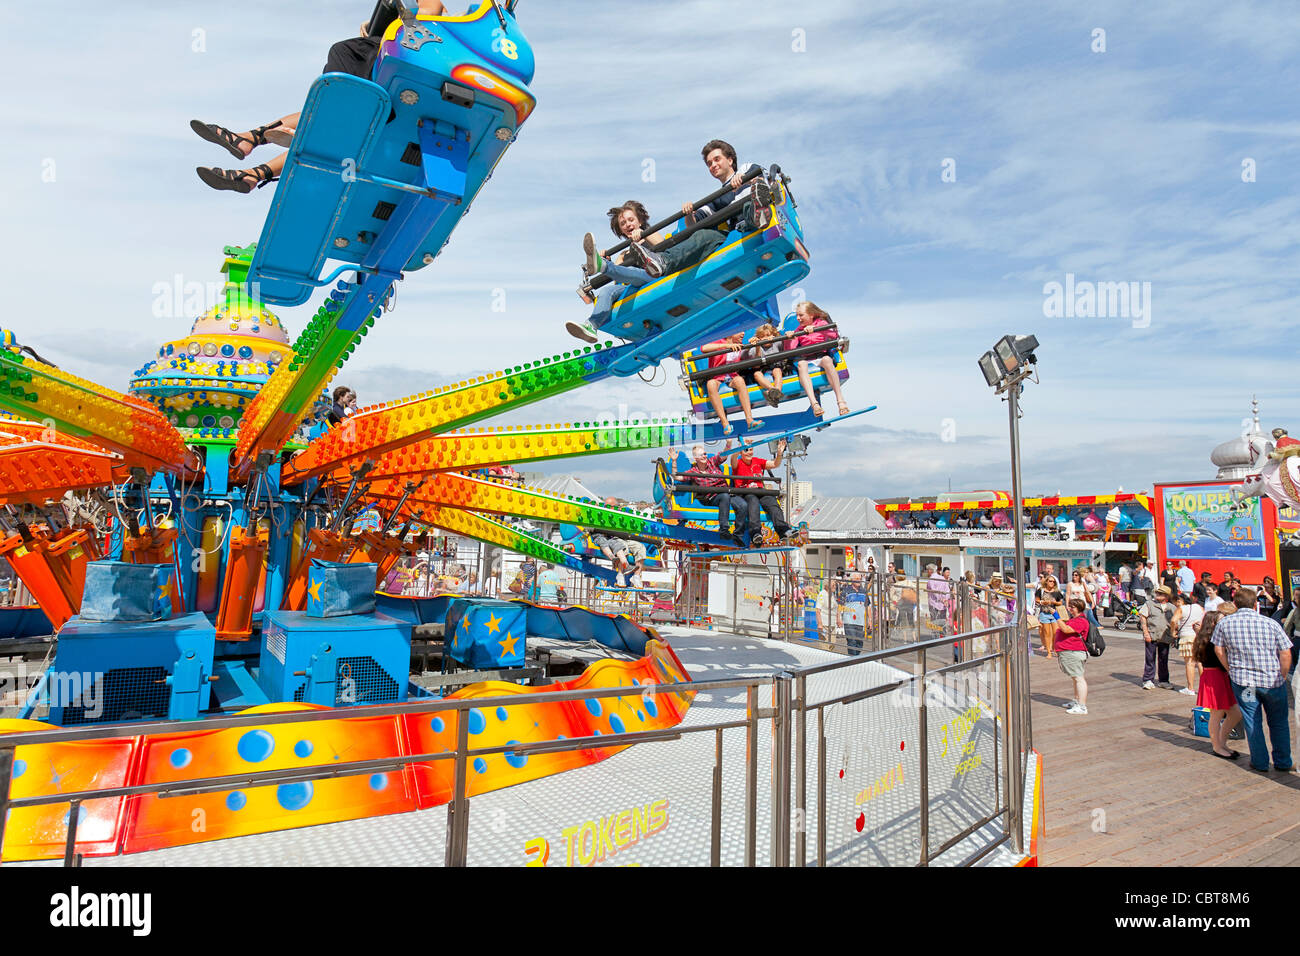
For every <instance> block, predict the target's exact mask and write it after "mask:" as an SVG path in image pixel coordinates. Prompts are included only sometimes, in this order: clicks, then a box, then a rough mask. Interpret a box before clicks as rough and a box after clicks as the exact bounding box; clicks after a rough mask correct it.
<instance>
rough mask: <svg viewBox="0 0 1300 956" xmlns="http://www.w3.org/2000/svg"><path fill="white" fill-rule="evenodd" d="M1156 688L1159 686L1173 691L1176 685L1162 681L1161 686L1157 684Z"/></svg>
mask: <svg viewBox="0 0 1300 956" xmlns="http://www.w3.org/2000/svg"><path fill="white" fill-rule="evenodd" d="M1156 686H1157V687H1163V688H1164V689H1165V690H1173V689H1174V685H1173V684H1171V683H1169V681H1167V680H1162V681H1161V682H1160V683H1159V684H1157V685H1156Z"/></svg>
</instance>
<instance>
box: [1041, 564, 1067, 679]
mask: <svg viewBox="0 0 1300 956" xmlns="http://www.w3.org/2000/svg"><path fill="white" fill-rule="evenodd" d="M1034 599H1035V600H1036V601H1038V640H1039V643H1041V644H1042V647H1043V650H1044V651H1045V652H1046V653H1047V659H1048V660H1051V659H1052V658H1054V657H1055V656H1056V623H1057V621H1059V620H1060V619H1061V612H1060V610H1059V608H1060V607H1061V605H1063V604H1064V603H1065V595H1064V594H1062V593H1061V592H1060V590H1059V589H1058V587H1057V583H1056V578H1054V577H1052V576H1051V575H1050V574H1049V575H1045V576H1044V577H1043V580H1042V583H1041V584H1040V586H1039V587H1038V588H1037V589H1036V590H1035V591H1034Z"/></svg>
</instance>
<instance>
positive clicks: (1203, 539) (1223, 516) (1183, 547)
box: [1160, 485, 1267, 561]
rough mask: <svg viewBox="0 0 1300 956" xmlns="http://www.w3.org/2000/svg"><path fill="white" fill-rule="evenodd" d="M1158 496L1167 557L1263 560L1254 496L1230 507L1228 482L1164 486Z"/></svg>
mask: <svg viewBox="0 0 1300 956" xmlns="http://www.w3.org/2000/svg"><path fill="white" fill-rule="evenodd" d="M1160 495H1161V503H1162V504H1163V505H1164V508H1163V510H1164V526H1163V527H1164V534H1165V549H1166V553H1167V554H1168V556H1169V557H1170V558H1171V559H1173V560H1177V559H1178V558H1189V559H1191V558H1201V559H1211V560H1237V561H1263V560H1264V559H1265V558H1266V557H1267V553H1266V551H1265V548H1266V547H1267V542H1266V541H1265V539H1264V520H1263V516H1262V514H1261V506H1260V500H1259V499H1258V498H1252V499H1250V500H1248V501H1243V502H1242V503H1241V505H1240V506H1236V507H1234V503H1233V500H1232V490H1231V487H1230V486H1228V485H1217V486H1215V485H1167V486H1165V487H1162V488H1161V489H1160Z"/></svg>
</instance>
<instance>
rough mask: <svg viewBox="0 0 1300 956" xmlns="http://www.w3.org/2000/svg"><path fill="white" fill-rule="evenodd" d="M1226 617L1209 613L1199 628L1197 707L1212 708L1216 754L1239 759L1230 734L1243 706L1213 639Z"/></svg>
mask: <svg viewBox="0 0 1300 956" xmlns="http://www.w3.org/2000/svg"><path fill="white" fill-rule="evenodd" d="M1222 617H1223V615H1222V614H1220V613H1219V612H1218V611H1209V612H1207V613H1206V615H1205V617H1204V619H1203V620H1202V621H1201V625H1200V627H1199V628H1197V631H1196V642H1195V643H1194V644H1193V645H1192V659H1193V660H1196V661H1200V663H1201V668H1202V670H1201V686H1200V689H1199V690H1197V692H1196V706H1198V707H1207V708H1209V711H1210V746H1211V747H1213V748H1214V756H1216V757H1222V758H1223V759H1224V760H1236V759H1237V757H1238V753H1237V751H1235V750H1230V749H1229V748H1228V734H1229V733H1231V732H1232V728H1234V727H1236V726H1237V724H1239V723H1240V722H1241V708H1240V707H1238V706H1237V698H1236V697H1235V696H1233V693H1232V685H1231V684H1229V683H1228V673H1227V671H1225V670H1224V669H1223V664H1221V663H1220V662H1219V655H1217V654H1215V653H1214V645H1213V644H1212V643H1211V642H1210V638H1212V637H1213V636H1214V626H1215V625H1216V624H1218V623H1219V619H1220V618H1222Z"/></svg>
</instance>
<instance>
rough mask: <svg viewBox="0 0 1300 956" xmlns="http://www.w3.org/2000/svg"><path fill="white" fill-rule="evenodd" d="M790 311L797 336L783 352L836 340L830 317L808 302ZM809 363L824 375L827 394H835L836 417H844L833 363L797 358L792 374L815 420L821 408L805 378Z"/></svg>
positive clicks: (825, 359) (844, 407)
mask: <svg viewBox="0 0 1300 956" xmlns="http://www.w3.org/2000/svg"><path fill="white" fill-rule="evenodd" d="M794 311H795V315H796V316H797V317H798V319H799V328H798V330H797V331H798V332H799V333H800V334H799V335H798V336H796V337H794V338H791V339H788V340H787V343H786V350H787V351H789V350H793V349H798V348H803V347H805V346H811V345H822V344H824V343H826V342H834V341H836V340H838V339H839V337H840V333H839V330H838V329H836V328H835V323H833V322H832V321H831V317H830V314H829V313H827V312H826V311H824V310H823V309H820V308H818V307H817V306H816V305H814V304H813V303H812V302H809V301H807V300H805V301H803V302H800V303H799V304H798V305H797V306H795V310H794ZM810 361H811V362H816V364H817V365H818V366H819V367H820V368H821V369H822V371H824V372H825V373H826V383H827V384H828V385H830V387H831V391H833V392H834V393H835V400H836V401H837V402H838V403H839V413H840V414H841V415H847V414H848V413H849V406H848V404H847V403H846V402H845V401H844V395H843V394H842V393H841V392H840V376H839V373H838V372H836V371H835V361H834V359H832V358H831V356H830V355H823V356H821V357H820V358H815V359H811V360H810V359H808V358H801V359H799V360H797V361H796V362H795V371H796V372H798V374H799V384H800V385H802V386H803V391H804V394H805V395H807V396H808V401H809V403H810V404H811V405H812V413H813V414H814V415H816V416H817V417H818V418H821V417H822V407H821V406H820V405H818V404H817V393H816V392H815V391H813V385H812V378H811V376H810V375H809V374H808V367H809V364H810Z"/></svg>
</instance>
